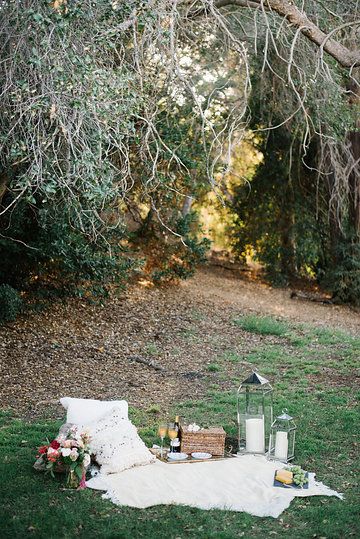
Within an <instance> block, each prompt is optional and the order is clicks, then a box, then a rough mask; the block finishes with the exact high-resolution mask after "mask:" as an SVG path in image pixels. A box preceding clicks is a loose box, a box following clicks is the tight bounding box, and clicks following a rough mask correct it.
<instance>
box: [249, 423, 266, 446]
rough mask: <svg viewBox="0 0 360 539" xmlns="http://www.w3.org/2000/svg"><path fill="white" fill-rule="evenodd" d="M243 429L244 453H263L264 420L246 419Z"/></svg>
mask: <svg viewBox="0 0 360 539" xmlns="http://www.w3.org/2000/svg"><path fill="white" fill-rule="evenodd" d="M245 429H246V451H248V452H249V453H265V430H264V418H261V419H255V418H254V419H247V420H246V421H245Z"/></svg>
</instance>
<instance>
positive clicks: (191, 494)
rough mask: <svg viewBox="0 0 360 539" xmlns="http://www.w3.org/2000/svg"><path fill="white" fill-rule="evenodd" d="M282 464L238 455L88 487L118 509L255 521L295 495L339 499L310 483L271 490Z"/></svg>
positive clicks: (99, 479) (153, 468)
mask: <svg viewBox="0 0 360 539" xmlns="http://www.w3.org/2000/svg"><path fill="white" fill-rule="evenodd" d="M283 466H284V465H283V464H280V463H277V462H269V461H268V460H267V459H266V458H265V457H261V456H251V455H246V456H241V457H238V458H233V459H225V460H221V461H213V462H211V461H210V462H199V463H194V464H188V463H187V464H185V463H182V464H166V463H163V462H161V461H159V460H157V461H156V462H155V463H154V464H149V465H148V466H141V467H136V468H132V469H129V470H126V471H124V472H122V473H117V474H112V475H107V476H104V475H103V474H99V475H97V476H96V477H94V478H93V479H90V481H88V482H87V486H88V487H89V488H93V489H96V490H105V491H106V493H105V494H104V495H103V497H104V498H107V499H110V500H111V501H112V502H113V503H115V504H117V505H126V506H130V507H137V508H146V507H151V506H153V505H161V504H166V505H169V504H178V505H188V506H191V507H197V508H199V509H224V510H230V511H243V512H246V513H250V514H251V515H255V516H259V517H274V518H277V517H278V516H279V515H280V514H281V513H282V512H283V511H284V510H285V509H286V508H287V507H289V505H290V503H291V501H292V500H293V499H294V498H295V497H298V496H302V497H305V496H336V497H338V498H340V499H342V495H341V494H339V493H337V492H336V491H334V490H331V489H330V488H328V487H327V486H325V485H323V484H322V483H319V482H317V481H315V479H314V474H310V477H309V479H310V481H309V488H308V489H303V490H294V489H291V488H281V487H274V486H273V481H274V473H275V470H276V469H279V468H281V467H283Z"/></svg>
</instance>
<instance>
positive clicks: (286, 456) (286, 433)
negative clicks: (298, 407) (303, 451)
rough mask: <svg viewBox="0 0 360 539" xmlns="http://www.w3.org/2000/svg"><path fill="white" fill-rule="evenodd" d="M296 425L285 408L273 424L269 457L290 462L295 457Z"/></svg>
mask: <svg viewBox="0 0 360 539" xmlns="http://www.w3.org/2000/svg"><path fill="white" fill-rule="evenodd" d="M295 433H296V425H295V422H294V420H293V418H292V417H291V416H290V415H289V414H288V413H287V410H286V409H285V410H283V412H282V414H281V415H279V416H278V417H276V418H275V421H274V422H273V424H272V425H271V430H270V441H269V452H268V458H269V459H271V460H280V461H282V462H290V461H291V460H292V459H293V458H294V449H295Z"/></svg>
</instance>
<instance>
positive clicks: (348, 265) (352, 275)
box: [324, 235, 360, 307]
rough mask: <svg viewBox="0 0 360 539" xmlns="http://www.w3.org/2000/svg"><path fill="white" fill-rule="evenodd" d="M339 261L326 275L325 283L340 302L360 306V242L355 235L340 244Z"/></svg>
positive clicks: (338, 249)
mask: <svg viewBox="0 0 360 539" xmlns="http://www.w3.org/2000/svg"><path fill="white" fill-rule="evenodd" d="M336 255H337V261H336V263H335V264H333V266H332V267H330V268H329V269H328V271H327V273H326V275H325V278H324V284H325V285H326V286H327V287H328V288H329V289H330V290H331V291H332V293H333V299H334V300H335V301H337V302H339V303H351V304H353V305H355V306H357V307H359V306H360V242H359V240H358V238H357V237H356V236H355V235H354V236H352V237H350V238H344V239H343V241H341V242H340V243H339V245H338V248H337V251H336Z"/></svg>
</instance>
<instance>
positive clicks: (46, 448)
mask: <svg viewBox="0 0 360 539" xmlns="http://www.w3.org/2000/svg"><path fill="white" fill-rule="evenodd" d="M48 447H49V446H48V445H42V446H41V447H39V449H38V453H39V455H43V454H44V453H46V452H47V450H48Z"/></svg>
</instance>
